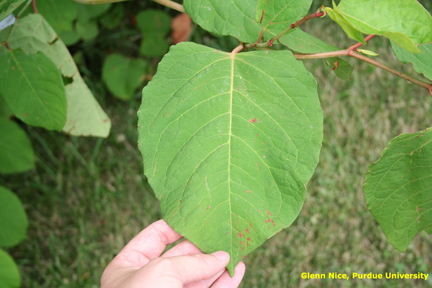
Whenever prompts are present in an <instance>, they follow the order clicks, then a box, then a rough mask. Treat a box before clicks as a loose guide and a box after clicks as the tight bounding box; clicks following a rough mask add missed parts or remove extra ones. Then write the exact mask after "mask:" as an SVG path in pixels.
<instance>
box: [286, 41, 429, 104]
mask: <svg viewBox="0 0 432 288" xmlns="http://www.w3.org/2000/svg"><path fill="white" fill-rule="evenodd" d="M372 37H373V36H372ZM372 37H370V39H372ZM370 39H369V40H370ZM354 46H356V45H354ZM354 46H351V47H350V48H348V49H346V50H340V51H335V52H326V53H317V54H294V57H295V58H296V59H303V60H304V59H323V58H333V57H338V56H349V57H353V58H356V59H359V60H362V61H364V62H367V63H369V64H372V65H374V66H376V67H379V68H381V69H384V70H386V71H388V72H390V73H393V74H395V75H396V76H399V77H401V78H403V79H406V80H408V81H410V82H412V83H414V84H417V85H419V86H421V87H423V88H425V89H427V90H428V91H429V93H430V94H431V96H432V84H431V83H427V82H423V81H421V80H418V79H415V78H413V77H411V76H408V75H406V74H404V73H402V72H399V71H397V70H395V69H392V68H390V67H388V66H386V65H384V64H383V63H381V62H378V61H376V60H373V59H371V58H369V57H366V56H364V55H360V54H358V53H355V52H354V50H353V49H352V47H354ZM360 46H361V45H359V46H358V47H360ZM355 49H356V48H355Z"/></svg>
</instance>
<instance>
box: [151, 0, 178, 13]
mask: <svg viewBox="0 0 432 288" xmlns="http://www.w3.org/2000/svg"><path fill="white" fill-rule="evenodd" d="M153 1H154V2H156V3H159V4H161V5H164V6H166V7H169V8H171V9H174V10H177V11H179V12H182V13H186V11H185V10H184V7H183V5H181V4H178V3H176V2H173V1H170V0H153Z"/></svg>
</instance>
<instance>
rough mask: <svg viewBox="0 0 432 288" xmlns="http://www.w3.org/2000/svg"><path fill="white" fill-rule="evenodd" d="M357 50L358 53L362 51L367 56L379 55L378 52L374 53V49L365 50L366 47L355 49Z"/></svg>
mask: <svg viewBox="0 0 432 288" xmlns="http://www.w3.org/2000/svg"><path fill="white" fill-rule="evenodd" d="M357 51H358V52H360V53H363V54H365V55H369V56H379V54H378V53H376V52H374V51H370V50H366V49H357Z"/></svg>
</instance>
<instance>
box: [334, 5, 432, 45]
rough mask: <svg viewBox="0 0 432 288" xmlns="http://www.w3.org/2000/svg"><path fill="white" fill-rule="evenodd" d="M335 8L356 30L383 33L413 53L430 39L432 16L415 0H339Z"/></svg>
mask: <svg viewBox="0 0 432 288" xmlns="http://www.w3.org/2000/svg"><path fill="white" fill-rule="evenodd" d="M336 10H337V11H338V12H339V13H340V14H341V15H342V16H343V17H344V18H345V19H346V20H347V21H348V22H349V23H350V24H351V25H352V26H353V27H354V28H355V29H357V30H359V31H360V32H362V33H366V34H376V35H383V36H386V37H388V38H390V39H391V40H393V41H395V42H396V43H397V44H398V45H399V46H401V47H402V48H404V49H405V50H408V51H410V52H413V53H419V52H420V51H419V50H418V49H417V47H416V45H415V44H426V43H429V42H431V41H432V17H431V15H430V14H429V12H428V11H427V10H426V9H425V8H424V7H423V6H422V5H421V4H420V3H418V2H417V0H379V1H371V0H342V1H341V2H340V4H339V6H338V7H337V8H336Z"/></svg>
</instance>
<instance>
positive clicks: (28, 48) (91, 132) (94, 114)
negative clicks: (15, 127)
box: [0, 14, 111, 137]
mask: <svg viewBox="0 0 432 288" xmlns="http://www.w3.org/2000/svg"><path fill="white" fill-rule="evenodd" d="M7 41H8V45H9V47H11V48H12V49H18V48H20V49H22V50H24V52H26V53H31V54H33V53H37V52H42V53H43V54H45V55H46V56H47V57H48V58H49V59H51V61H52V62H53V63H54V64H55V65H56V67H57V69H58V70H60V72H61V74H62V75H63V76H64V77H67V78H72V80H73V81H72V83H70V84H67V85H66V86H65V90H66V98H67V118H66V124H65V125H64V126H63V132H65V133H68V134H71V135H74V136H96V137H107V136H108V134H109V132H110V129H111V121H110V119H109V118H108V116H107V115H106V113H105V112H104V111H103V110H102V107H101V106H100V105H99V103H98V102H97V100H96V99H95V97H94V96H93V94H92V92H91V91H90V89H89V88H88V87H87V85H86V83H85V82H84V79H83V78H82V77H81V74H80V73H79V71H78V67H77V66H76V64H75V62H74V60H73V58H72V55H71V54H70V53H69V50H68V49H67V47H66V46H65V44H64V43H63V41H62V40H60V39H58V36H57V34H56V33H55V32H54V30H53V29H52V28H51V26H50V25H49V24H48V22H46V20H45V19H44V18H43V17H42V16H41V15H40V14H30V15H28V16H26V17H23V18H19V19H17V22H16V24H15V25H14V27H13V29H12V32H11V34H10V35H9V36H8V38H7ZM7 51H8V50H7V49H6V48H5V47H4V46H0V56H1V55H2V54H3V53H7ZM10 108H12V107H10Z"/></svg>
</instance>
